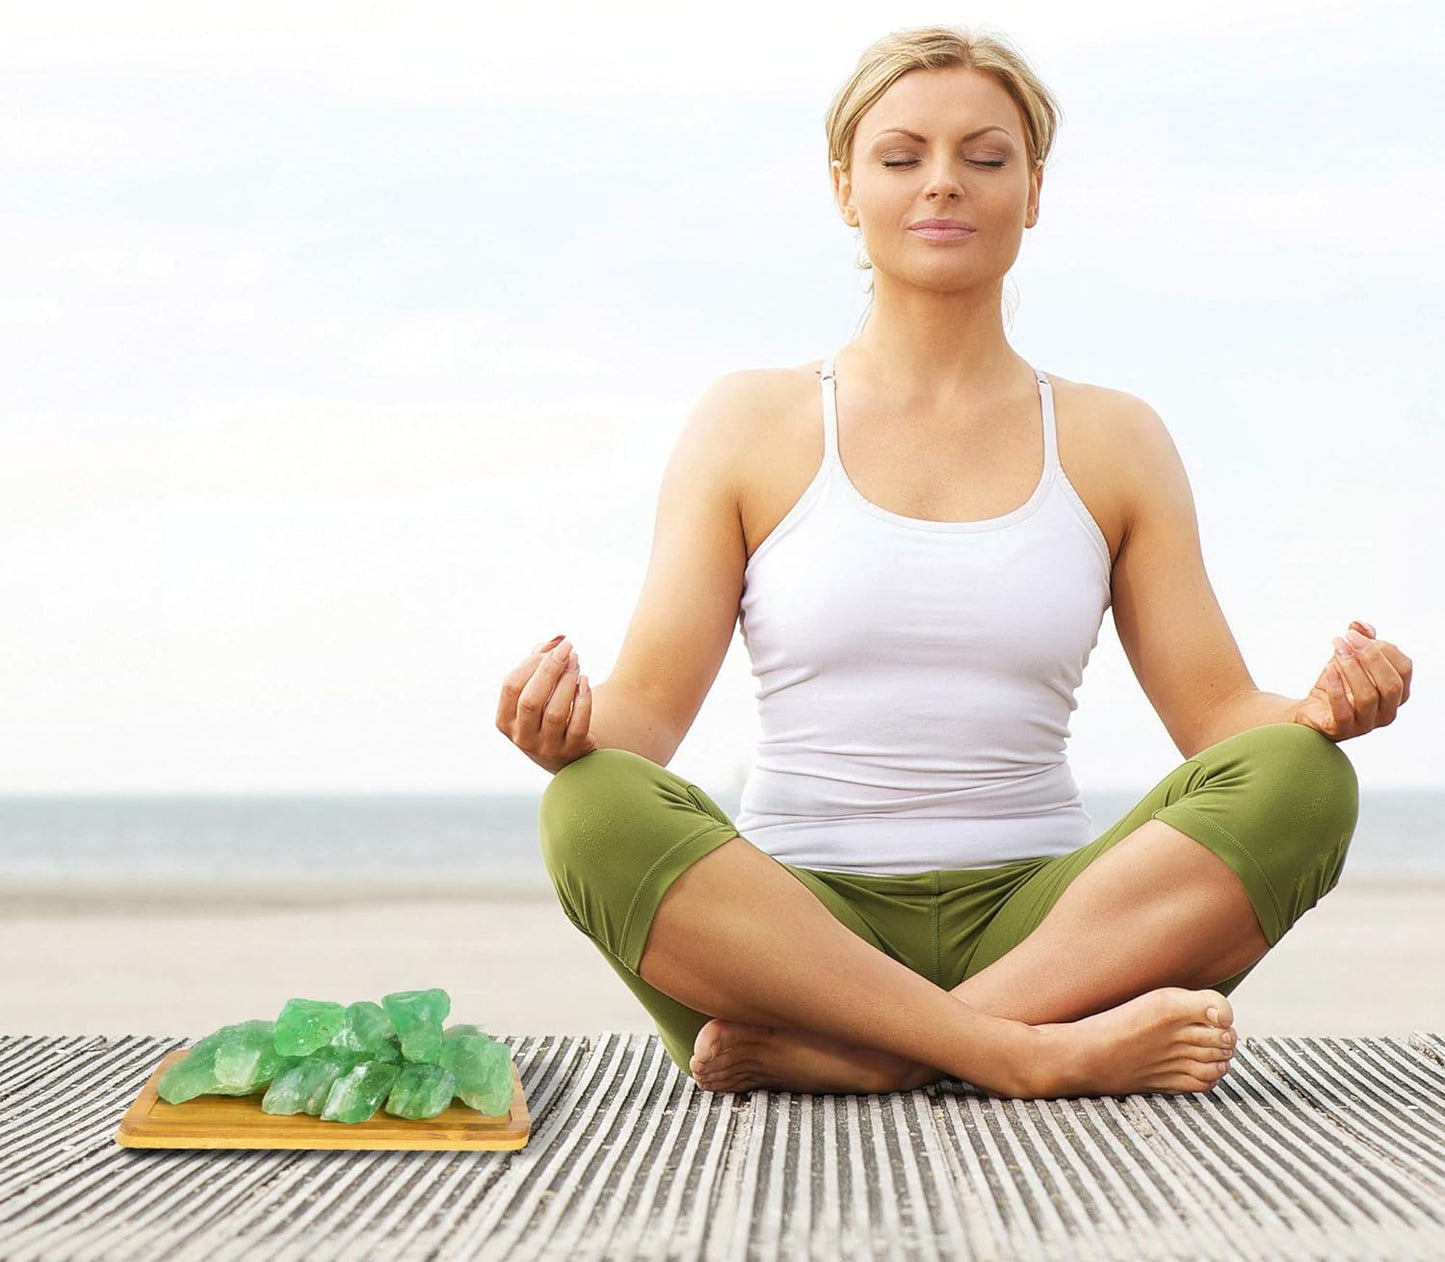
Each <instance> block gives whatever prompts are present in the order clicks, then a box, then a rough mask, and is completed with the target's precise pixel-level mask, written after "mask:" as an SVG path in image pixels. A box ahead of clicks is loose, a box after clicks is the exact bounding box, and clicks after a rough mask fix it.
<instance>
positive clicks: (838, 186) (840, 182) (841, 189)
mask: <svg viewBox="0 0 1445 1262" xmlns="http://www.w3.org/2000/svg"><path fill="white" fill-rule="evenodd" d="M852 197H853V179H852V177H851V176H850V175H849V174H848V172H846V171H845V170H843V163H842V162H841V161H840V160H839V159H837V158H834V159H833V200H834V202H835V203H836V204H837V206H838V213H839V214H840V215H842V216H843V222H844V223H847V224H849V225H850V226H854V227H856V226H857V225H856V224H854V223H853V220H854V219H856V218H857V215H856V214H854V213H853V212H852V210H851V207H850V205H849V203H850V202H851V200H852Z"/></svg>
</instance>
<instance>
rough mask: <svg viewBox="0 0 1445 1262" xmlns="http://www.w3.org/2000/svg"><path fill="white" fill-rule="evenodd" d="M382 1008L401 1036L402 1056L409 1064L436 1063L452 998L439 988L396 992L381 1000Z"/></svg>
mask: <svg viewBox="0 0 1445 1262" xmlns="http://www.w3.org/2000/svg"><path fill="white" fill-rule="evenodd" d="M381 1006H382V1008H383V1009H385V1011H386V1015H387V1016H388V1017H390V1018H391V1023H392V1025H393V1026H394V1027H395V1028H396V1032H397V1034H398V1035H399V1036H400V1037H401V1054H402V1056H403V1057H405V1058H406V1059H407V1060H409V1061H416V1062H425V1063H428V1064H436V1063H437V1059H438V1057H439V1056H440V1054H441V1049H442V1022H443V1021H445V1020H446V1018H447V1014H448V1013H449V1012H451V1010H452V999H451V996H450V995H448V994H447V992H446V991H444V990H442V989H441V988H440V987H436V988H434V989H432V990H398V991H393V992H392V993H391V994H389V995H383V996H382V997H381Z"/></svg>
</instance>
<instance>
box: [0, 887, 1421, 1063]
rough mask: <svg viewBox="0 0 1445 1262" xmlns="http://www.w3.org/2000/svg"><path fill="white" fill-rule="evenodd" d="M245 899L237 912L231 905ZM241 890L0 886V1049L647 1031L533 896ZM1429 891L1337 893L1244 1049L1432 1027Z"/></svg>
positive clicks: (1284, 962) (1279, 957)
mask: <svg viewBox="0 0 1445 1262" xmlns="http://www.w3.org/2000/svg"><path fill="white" fill-rule="evenodd" d="M242 895H244V897H243V896H242ZM256 897H257V895H256V894H255V892H254V891H250V892H246V891H242V892H241V893H240V894H238V892H237V891H235V890H231V891H229V892H221V891H215V890H212V891H205V890H183V891H176V892H175V893H174V894H173V896H171V897H169V898H158V897H156V896H154V895H151V896H146V895H145V894H143V893H139V892H138V893H134V894H131V895H124V894H120V893H117V892H114V891H112V892H111V893H109V894H107V892H106V891H105V890H93V891H77V890H74V889H73V888H72V889H67V890H54V889H52V890H49V891H38V890H35V889H29V890H16V889H13V888H12V889H10V890H8V891H7V890H0V1034H12V1035H13V1034H106V1035H120V1034H150V1035H167V1036H176V1037H185V1038H196V1037H199V1036H200V1035H202V1034H205V1033H208V1032H209V1031H211V1030H213V1029H215V1028H216V1027H217V1026H220V1025H224V1024H226V1023H228V1022H233V1021H241V1020H247V1019H250V1018H254V1017H266V1018H270V1017H274V1016H275V1014H276V1012H277V1011H278V1010H279V1008H280V1006H281V1004H282V1003H284V1002H285V1000H286V999H288V998H289V997H291V996H292V995H303V996H308V997H312V998H322V999H339V1000H343V1001H348V1002H349V1001H351V1000H354V999H362V998H371V999H379V998H380V997H381V996H382V995H383V994H385V993H387V992H388V991H393V990H409V989H420V988H424V987H429V986H444V987H445V988H446V989H447V990H448V991H449V992H450V993H451V996H452V1017H453V1019H454V1020H459V1021H472V1022H476V1023H478V1024H481V1025H482V1026H484V1027H485V1028H486V1029H487V1030H489V1031H490V1032H491V1033H493V1034H499V1035H508V1034H545V1033H556V1034H585V1033H599V1032H601V1031H604V1030H616V1031H637V1032H643V1033H650V1032H652V1030H653V1026H652V1023H651V1021H650V1019H649V1018H648V1016H647V1014H646V1012H645V1011H644V1010H643V1009H642V1008H641V1007H640V1005H639V1004H638V1003H637V1001H636V999H634V998H633V996H632V994H631V993H630V992H629V991H628V990H627V989H626V987H625V986H623V984H622V982H621V981H620V980H619V979H618V977H617V976H616V975H615V974H614V973H613V972H612V970H611V968H610V967H609V966H608V964H607V963H606V961H605V960H604V959H603V958H602V956H601V954H600V953H599V951H598V949H597V947H596V946H594V945H593V943H592V942H591V941H590V940H589V939H587V938H585V937H583V936H582V935H581V934H580V933H578V932H577V930H576V929H575V928H573V926H572V925H571V924H570V923H569V922H568V920H567V919H566V917H565V916H564V915H563V914H562V911H561V908H560V907H559V906H558V904H557V903H556V900H555V896H554V895H553V893H552V891H551V890H550V889H547V890H537V891H533V892H531V893H513V894H511V895H507V896H499V895H497V894H496V893H495V892H494V893H493V894H491V895H490V896H486V897H480V896H476V895H471V896H468V897H463V898H456V897H445V896H442V894H441V893H439V892H434V893H433V894H432V895H430V896H423V895H422V894H419V893H417V892H416V891H413V892H411V893H410V894H408V895H407V897H406V898H405V899H400V898H396V899H392V900H389V901H384V902H378V901H367V900H364V899H363V900H361V901H344V900H341V899H338V898H333V899H332V900H331V901H329V902H326V903H322V904H318V905H309V906H307V905H303V906H264V905H258V904H257V903H256V902H255V898H256ZM1442 966H1445V883H1439V882H1434V883H1432V882H1422V881H1410V882H1378V881H1367V880H1354V881H1351V880H1349V879H1348V877H1346V878H1345V879H1342V880H1341V883H1340V885H1339V886H1338V887H1337V888H1336V889H1335V890H1334V891H1332V892H1331V893H1330V894H1329V895H1328V896H1327V897H1326V898H1325V899H1324V900H1323V901H1322V902H1321V903H1320V904H1319V905H1317V906H1316V907H1315V908H1313V909H1312V910H1311V911H1309V912H1307V913H1306V914H1305V916H1304V917H1302V918H1301V919H1300V921H1299V922H1298V923H1297V924H1296V925H1295V926H1294V927H1293V928H1292V929H1291V930H1290V932H1289V933H1288V934H1287V935H1286V936H1285V938H1284V940H1283V941H1281V942H1280V944H1279V945H1278V946H1277V947H1276V948H1275V949H1274V950H1273V951H1272V952H1271V953H1270V955H1269V956H1268V957H1267V958H1266V959H1265V960H1264V961H1263V962H1262V963H1261V964H1260V965H1259V967H1258V968H1256V969H1255V971H1254V973H1253V974H1252V975H1251V976H1250V977H1249V978H1247V979H1246V980H1245V981H1244V983H1243V984H1242V985H1241V986H1240V987H1239V988H1238V989H1237V990H1236V991H1235V992H1234V995H1233V996H1232V1003H1233V1005H1234V1009H1235V1025H1236V1028H1237V1029H1238V1031H1239V1032H1240V1034H1241V1035H1242V1036H1244V1037H1251V1036H1256V1037H1263V1036H1266V1035H1334V1036H1341V1037H1349V1036H1357V1035H1374V1036H1379V1035H1400V1036H1403V1035H1406V1034H1408V1033H1410V1032H1411V1031H1417V1030H1418V1031H1435V1032H1441V1031H1445V983H1442V980H1441V970H1442Z"/></svg>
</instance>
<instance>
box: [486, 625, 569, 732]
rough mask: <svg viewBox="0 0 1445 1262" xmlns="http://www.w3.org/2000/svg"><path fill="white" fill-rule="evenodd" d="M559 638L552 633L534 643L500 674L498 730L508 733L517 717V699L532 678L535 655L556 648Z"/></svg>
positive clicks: (535, 664)
mask: <svg viewBox="0 0 1445 1262" xmlns="http://www.w3.org/2000/svg"><path fill="white" fill-rule="evenodd" d="M561 639H562V637H561V636H560V635H554V636H553V637H552V638H551V639H550V640H543V641H542V643H541V644H534V645H533V646H532V651H531V652H530V653H529V654H528V655H527V656H526V657H524V658H523V659H522V660H521V661H520V662H518V663H517V664H516V665H515V666H514V667H512V669H511V670H509V671H508V672H507V673H506V674H505V675H503V676H502V692H501V696H500V697H499V698H498V699H497V727H498V729H499V730H501V731H503V732H506V733H507V734H508V735H510V734H511V731H512V724H513V723H514V722H515V721H516V718H517V705H518V699H519V698H520V697H521V695H522V690H523V689H524V688H525V687H526V685H527V683H528V681H529V680H530V679H531V678H532V673H533V672H534V671H535V670H536V669H537V655H538V654H539V653H546V652H550V651H551V650H552V649H554V648H556V646H557V642H558V641H559V640H561Z"/></svg>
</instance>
